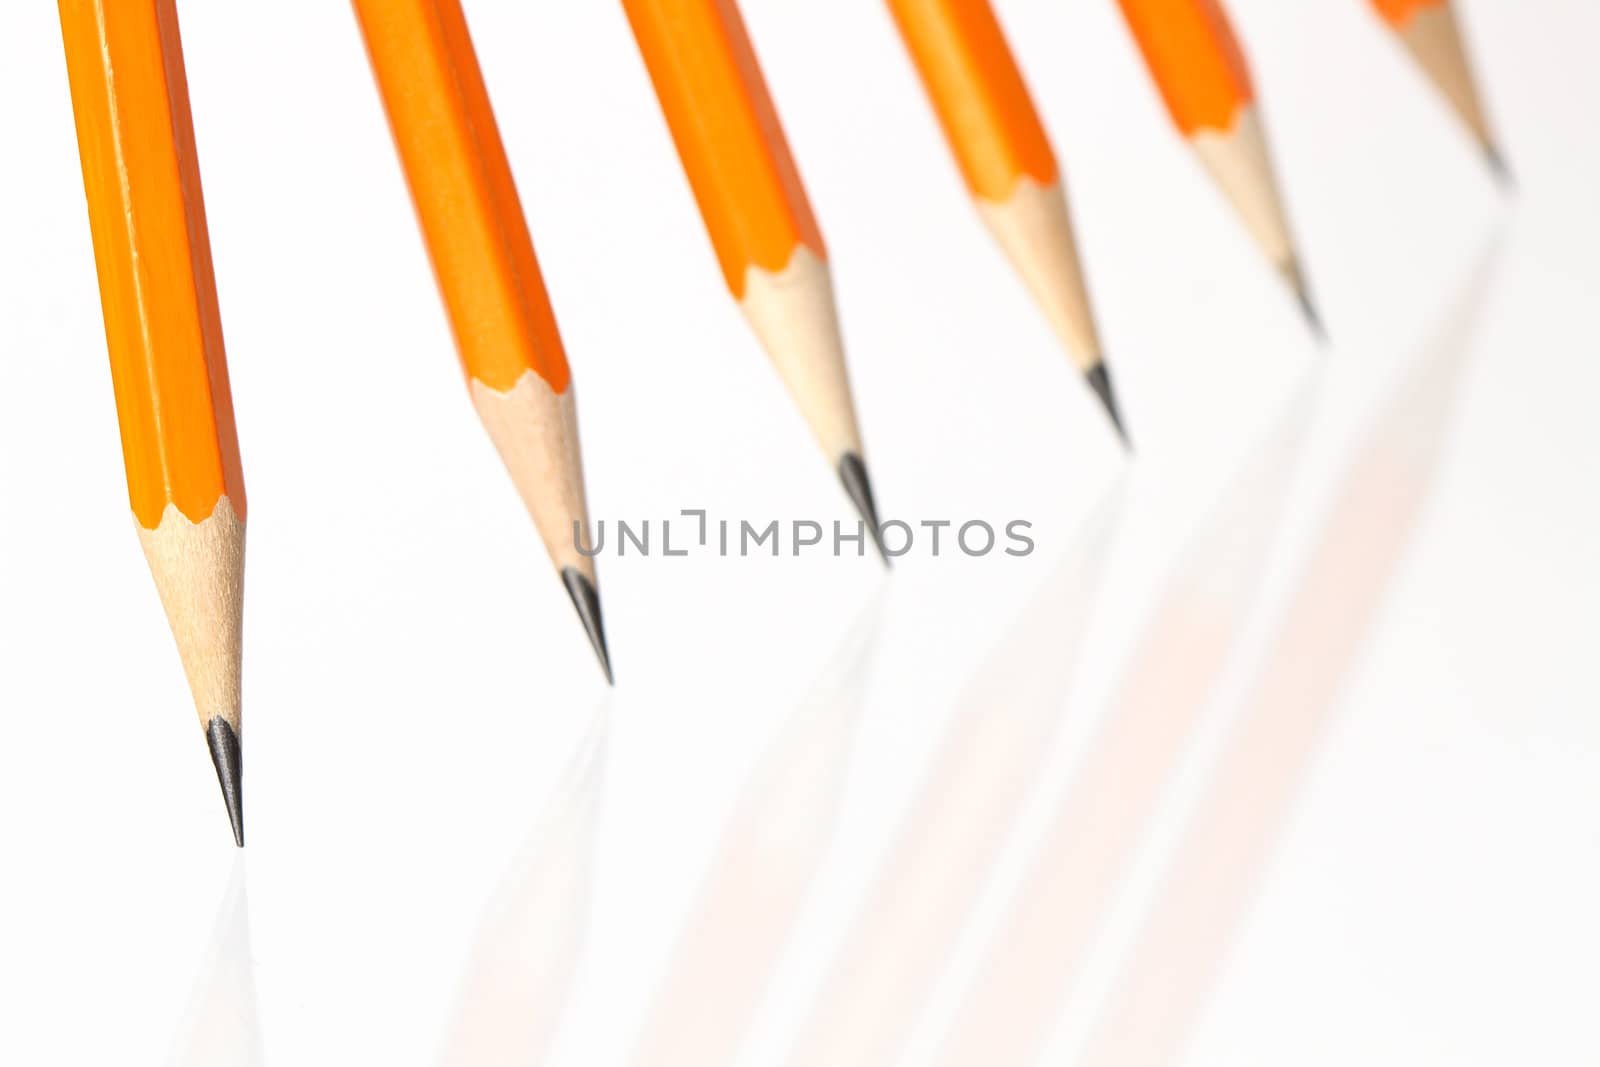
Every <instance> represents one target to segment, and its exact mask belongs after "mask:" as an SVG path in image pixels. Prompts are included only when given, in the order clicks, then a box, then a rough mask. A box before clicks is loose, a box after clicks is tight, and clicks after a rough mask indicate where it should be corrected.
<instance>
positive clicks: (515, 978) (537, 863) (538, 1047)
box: [436, 705, 609, 1067]
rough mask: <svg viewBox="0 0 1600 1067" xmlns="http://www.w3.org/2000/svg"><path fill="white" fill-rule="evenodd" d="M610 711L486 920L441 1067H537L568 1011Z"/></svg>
mask: <svg viewBox="0 0 1600 1067" xmlns="http://www.w3.org/2000/svg"><path fill="white" fill-rule="evenodd" d="M608 718H609V713H608V711H607V709H606V706H605V705H602V706H601V707H600V708H598V709H597V710H596V711H595V712H594V713H592V715H591V722H590V724H589V729H588V731H587V733H585V735H584V738H583V740H582V741H581V742H580V743H579V745H578V748H577V750H576V751H575V752H574V753H573V756H572V759H571V760H570V762H569V763H568V765H567V768H566V770H565V771H564V772H563V773H562V776H561V778H560V780H559V781H558V782H557V784H556V786H555V788H554V790H553V791H552V792H551V795H550V798H549V800H548V801H546V803H545V808H544V810H543V812H542V813H541V814H540V816H539V819H538V821H537V823H536V824H535V826H534V829H533V832H532V833H531V834H529V836H528V838H527V840H526V841H525V842H524V843H523V845H522V848H521V850H520V851H519V852H518V853H517V855H516V857H515V859H513V860H512V863H511V865H510V867H509V868H508V869H507V871H506V873H505V875H504V876H502V878H501V880H500V884H499V887H498V888H497V889H496V890H495V894H494V896H493V897H492V898H491V899H490V901H489V904H488V906H487V908H486V909H485V912H484V917H483V920H482V922H481V924H480V925H479V928H478V935H477V939H476V941H475V942H474V943H473V948H472V954H471V956H470V958H469V960H468V962H467V967H466V971H465V973H464V976H463V978H462V982H461V991H460V994H459V996H458V1000H457V1007H456V1009H455V1012H454V1015H453V1016H452V1018H451V1021H450V1022H449V1023H448V1024H447V1025H448V1029H447V1030H446V1033H445V1039H444V1043H443V1045H442V1048H441V1051H440V1053H439V1056H438V1057H437V1059H436V1062H437V1063H439V1064H441V1065H442V1067H498V1065H500V1064H507V1065H510V1064H516V1065H518V1067H533V1065H535V1064H539V1063H543V1062H544V1060H545V1057H546V1056H547V1055H548V1053H549V1049H550V1045H551V1041H552V1039H553V1038H554V1036H555V1032H556V1028H557V1027H558V1025H559V1024H560V1022H561V1017H562V1015H563V1014H564V1012H565V1008H566V1002H567V997H568V993H569V991H570V988H571V985H572V977H573V972H574V970H575V969H576V966H577V961H578V950H579V948H580V946H581V943H582V940H583V931H584V925H585V923H586V921H587V919H588V912H589V877H590V861H591V858H592V852H593V843H594V822H595V809H596V807H597V806H598V802H599V797H600V785H601V780H602V777H603V771H604V768H605V748H606V730H607V723H608Z"/></svg>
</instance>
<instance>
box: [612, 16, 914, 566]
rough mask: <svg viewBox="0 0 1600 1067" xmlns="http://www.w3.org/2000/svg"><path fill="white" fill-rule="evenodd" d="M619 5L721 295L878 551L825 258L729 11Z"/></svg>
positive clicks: (747, 47) (757, 72)
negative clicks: (742, 321)
mask: <svg viewBox="0 0 1600 1067" xmlns="http://www.w3.org/2000/svg"><path fill="white" fill-rule="evenodd" d="M622 6H623V8H624V10H626V11H627V13H628V19H629V21H630V22H631V23H632V25H633V32H634V36H635V37H636V38H637V40H638V43H639V51H640V52H641V54H642V55H643V56H644V63H645V66H646V68H647V69H648V70H649V72H650V78H651V80H652V81H653V82H654V84H655V90H656V96H657V97H658V98H659V100H660V102H661V110H662V112H663V114H664V115H665V116H666V121H667V126H668V128H669V129H670V130H671V133H672V138H673V141H674V142H675V143H676V144H677V149H678V155H679V158H680V159H681V160H682V162H683V168H684V171H685V172H686V174H687V175H688V178H689V185H690V186H691V188H692V189H693V191H694V195H695V199H696V200H697V201H698V203H699V205H700V213H701V215H702V217H703V218H704V220H705V224H706V228H707V230H708V231H709V232H710V236H711V243H712V245H713V246H714V247H715V249H716V253H717V258H718V260H719V261H720V263H721V265H722V272H723V276H724V278H725V279H726V281H727V283H728V288H729V289H730V290H732V292H733V296H734V299H735V300H737V301H738V302H739V305H740V307H741V308H742V309H743V311H744V314H745V317H746V318H747V319H748V320H749V322H750V325H751V326H752V327H753V328H754V330H755V332H756V336H757V337H759V338H760V340H761V343H762V345H763V346H764V347H765V348H766V350H767V354H768V356H769V357H771V359H772V363H773V366H774V367H776V368H777V371H778V375H779V376H780V377H781V378H782V379H783V381H784V384H785V385H786V386H787V387H788V389H789V393H790V395H791V396H792V397H793V398H794V401H795V403H796V404H797V405H798V406H799V408H800V412H801V414H802V415H803V416H804V417H805V419H806V421H807V422H808V423H809V424H810V426H811V430H812V433H814V434H815V435H816V438H817V441H818V443H819V444H821V446H822V450H823V452H824V453H825V454H826V455H827V457H828V460H829V462H830V463H832V464H834V467H835V469H836V470H837V472H838V474H839V478H840V480H841V482H843V484H844V488H845V491H846V492H848V493H849V494H850V498H851V500H852V501H854V503H855V505H856V508H857V510H858V511H860V513H861V517H862V518H863V519H864V520H865V521H866V524H867V527H868V528H869V529H870V531H871V533H872V537H873V540H874V541H877V542H878V549H879V551H880V553H881V552H882V550H883V545H882V543H881V541H879V527H878V515H877V507H876V505H875V503H874V501H873V494H872V485H871V481H870V479H869V478H868V477H867V468H866V464H865V461H864V453H863V449H862V447H861V431H860V429H859V428H858V426H857V423H856V413H855V402H854V400H853V399H852V397H851V393H850V380H849V377H848V375H847V373H846V370H845V357H844V342H843V340H842V338H841V337H840V333H839V319H838V312H837V310H836V309H835V307H834V300H833V281H832V276H831V274H830V272H829V269H828V253H827V249H826V248H825V246H824V245H823V242H822V234H821V232H820V231H819V230H818V228H817V222H816V219H815V218H814V217H813V215H812V213H811V204H810V202H809V201H808V200H807V198H806V192H805V188H804V186H803V185H802V183H801V181H800V174H799V172H798V171H797V170H796V168H795V164H794V159H793V157H792V156H791V155H790V152H789V146H788V143H787V142H786V141H785V139H784V134H783V128H782V126H781V125H780V123H779V121H778V114H777V111H776V109H775V108H774V107H773V104H772V97H771V95H770V94H769V93H768V92H767V86H766V82H765V80H764V79H763V77H762V74H761V68H760V66H759V64H758V63H757V61H756V56H755V52H754V50H753V49H752V47H751V44H750V38H749V35H748V34H747V33H746V32H745V27H744V21H743V19H742V18H741V17H740V14H739V8H738V5H737V4H736V3H735V2H734V0H623V4H622ZM885 560H886V561H887V557H885Z"/></svg>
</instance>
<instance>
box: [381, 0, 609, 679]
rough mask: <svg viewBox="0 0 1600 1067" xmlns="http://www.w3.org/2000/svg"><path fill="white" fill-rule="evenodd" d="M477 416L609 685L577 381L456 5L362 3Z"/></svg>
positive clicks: (412, 0) (434, 0)
mask: <svg viewBox="0 0 1600 1067" xmlns="http://www.w3.org/2000/svg"><path fill="white" fill-rule="evenodd" d="M353 6H354V8H355V12H356V19H357V21H358V22H359V23H360V25H361V32H362V36H363V38H364V39H365V41H366V46H367V55H368V58H369V59H370V60H371V62H372V70H373V74H374V76H375V78H376V81H377V83H378V91H379V94H380V95H381V96H382V98H383V105H384V110H385V112H386V113H387V114H388V118H389V126H390V129H391V131H392V133H393V134H394V140H395V145H396V148H397V149H398V151H399V155H400V162H401V166H402V167H403V169H404V170H405V175H406V182H407V184H408V186H409V187H410V189H411V198H412V201H413V203H414V204H415V206H416V211H417V217H418V220H419V221H420V223H421V226H422V234H423V238H424V241H425V242H426V244H427V247H428V255H429V257H430V259H431V261H432V263H433V270H434V275H435V277H436V279H437V281H438V283H439V290H440V293H441V295H442V296H443V299H444V304H445V310H446V312H447V313H448V316H449V319H450V328H451V331H452V333H453V335H454V337H455V342H456V349H457V352H458V353H459V355H460V357H461V364H462V368H463V370H464V371H465V373H466V376H467V382H468V391H469V392H470V393H471V396H472V403H473V406H474V407H476V408H477V411H478V415H479V417H480V418H481V419H482V421H483V425H484V427H485V428H486V429H487V430H488V433H489V438H490V440H492V441H493V442H494V445H495V448H496V449H497V450H498V451H499V453H500V457H501V459H502V460H504V462H505V465H506V469H507V470H508V471H509V472H510V474H511V480H512V482H513V483H514V484H515V485H516V488H517V492H518V493H519V494H520V495H521V497H522V501H523V504H524V505H525V506H526V507H527V509H528V514H529V515H530V516H532V518H533V522H534V525H535V526H536V527H537V528H538V530H539V535H540V537H541V538H543V540H544V543H545V548H546V550H547V551H548V552H549V554H550V559H551V562H553V563H554V564H555V567H556V570H557V572H558V573H559V574H560V576H561V578H562V580H563V582H564V583H565V585H566V586H567V590H568V593H569V595H570V596H571V597H572V600H573V606H574V607H575V608H576V609H577V612H578V615H579V618H580V620H581V621H582V622H583V625H584V629H585V630H586V631H587V633H588V636H589V640H590V642H591V644H592V645H593V646H594V650H595V654H596V655H597V656H598V657H599V660H600V664H601V667H602V669H603V670H604V671H605V673H606V676H607V678H608V679H609V678H610V676H611V665H610V657H609V654H608V653H607V651H606V642H605V634H604V629H603V627H602V626H601V622H600V612H599V600H598V596H597V594H596V592H595V590H596V588H597V576H596V574H595V567H594V561H593V560H592V559H590V558H588V557H586V556H584V555H583V554H582V553H580V552H579V551H578V550H577V548H576V547H575V545H574V543H573V540H574V538H573V531H574V528H575V527H574V524H579V527H578V528H581V529H582V530H583V531H584V532H585V541H586V542H587V540H588V530H589V514H588V504H587V501H586V499H585V495H584V486H583V459H582V455H581V452H580V449H579V445H578V425H577V409H576V406H575V402H574V399H573V386H572V373H571V370H570V368H569V367H568V365H567V357H566V350H565V348H564V347H563V345H562V343H561V332H560V330H559V329H558V327H557V325H556V318H555V312H554V310H553V309H552V308H551V306H550V297H549V294H548V293H547V292H546V291H545V286H544V277H543V275H542V274H541V273H540V270H539V262H538V259H537V257H536V256H535V254H534V250H533V241H532V238H531V237H530V236H529V234H528V226H527V222H526V220H525V218H524V216H523V212H522V203H521V200H520V199H519V198H518V196H517V188H516V183H515V181H514V179H513V178H512V174H511V164H510V162H509V160H507V158H506V153H505V148H504V146H503V145H502V143H501V140H500V131H499V128H498V127H497V126H496V124H495V118H494V111H493V109H492V108H491V106H490V103H489V93H488V89H487V88H486V87H485V86H484V82H483V74H482V72H481V71H480V70H479V68H478V59H477V55H476V53H475V52H474V51H473V47H472V39H471V36H470V35H469V33H468V31H467V23H466V17H465V15H463V13H462V11H461V5H460V2H459V0H353Z"/></svg>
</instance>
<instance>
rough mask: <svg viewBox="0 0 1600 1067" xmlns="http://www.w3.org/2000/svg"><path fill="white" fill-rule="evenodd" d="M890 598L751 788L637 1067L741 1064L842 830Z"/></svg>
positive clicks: (866, 617) (796, 715)
mask: <svg viewBox="0 0 1600 1067" xmlns="http://www.w3.org/2000/svg"><path fill="white" fill-rule="evenodd" d="M880 599H881V598H879V597H875V598H874V599H873V601H872V602H870V603H869V604H868V606H867V607H866V608H865V609H864V610H863V612H862V613H861V616H860V617H859V618H858V619H857V620H856V623H855V624H854V625H853V626H851V627H850V628H849V631H848V636H847V637H846V638H845V639H844V641H843V642H842V643H841V644H840V646H839V648H838V651H837V652H836V653H835V655H834V657H833V661H832V662H831V663H829V664H828V666H827V667H826V668H824V670H823V671H822V672H821V673H820V674H819V675H818V677H817V679H816V681H815V682H814V683H813V685H812V686H811V689H810V692H809V693H808V694H807V695H806V696H805V698H804V699H802V700H801V701H800V703H799V704H798V705H797V706H796V707H795V708H794V710H793V711H792V712H791V713H790V714H789V716H788V719H787V721H786V722H785V723H784V725H783V727H782V729H781V732H780V733H779V734H778V736H777V737H776V738H775V739H774V740H773V742H772V744H771V745H770V746H769V748H768V749H767V751H766V753H765V754H764V755H763V756H762V758H761V761H760V762H759V764H758V765H757V766H756V767H755V769H754V770H753V771H752V773H751V775H750V778H749V781H748V782H747V783H746V784H745V786H744V789H743V791H742V793H741V795H740V798H739V800H738V802H737V803H736V805H735V807H734V812H733V815H732V816H731V818H730V819H729V822H728V825H727V829H726V830H725V831H724V832H723V835H722V840H721V843H720V844H719V845H718V847H717V852H716V855H715V858H714V859H713V860H712V862H711V866H710V868H709V872H708V874H707V875H706V878H705V881H704V883H703V884H702V886H701V888H700V890H699V894H698V896H697V898H696V902H695V904H694V905H693V908H692V910H691V911H690V913H689V918H688V920H687V921H686V922H685V924H684V927H683V930H682V933H681V934H680V935H679V938H678V944H677V947H676V948H675V949H674V950H673V954H672V957H671V960H670V962H669V964H668V969H667V975H666V978H665V979H664V980H663V982H662V984H661V986H660V988H659V990H658V991H657V993H656V995H655V999H654V1002H653V1003H652V1005H651V1006H650V1008H649V1010H648V1012H647V1014H646V1017H645V1023H644V1027H643V1030H642V1032H641V1034H640V1037H639V1039H638V1042H637V1044H636V1046H635V1051H634V1055H633V1058H632V1061H631V1062H633V1063H634V1064H637V1065H640V1067H719V1065H723V1064H731V1063H733V1062H734V1061H735V1059H736V1057H737V1056H738V1053H739V1049H740V1047H741V1044H742V1043H743V1040H744V1036H745V1032H746V1031H747V1030H748V1028H749V1026H750V1023H751V1021H752V1019H753V1018H754V1016H755V1013H756V1011H757V1009H758V1008H759V1007H760V1003H761V999H762V996H763V994H764V993H765V991H766V989H767V986H768V984H769V982H770V980H771V977H772V975H773V973H774V972H775V971H776V969H777V965H778V962H779V959H780V957H781V955H782V953H783V950H784V947H785V946H786V945H787V944H788V941H789V937H790V935H791V932H792V930H793V927H794V924H795V922H796V921H797V919H798V918H799V915H800V910H801V907H802V905H803V904H804V902H805V899H806V894H807V891H808V890H809V889H810V886H811V883H812V881H813V878H814V876H815V874H816V871H817V868H818V867H819V866H820V865H821V863H822V860H823V858H824V856H826V855H827V852H828V846H829V843H830V842H831V840H832V838H833V834H834V830H835V828H836V819H837V815H838V808H839V801H840V798H841V795H842V793H843V789H844V783H845V769H846V765H847V761H848V757H849V750H850V748H851V744H852V742H853V740H854V737H855V733H856V726H857V724H858V722H859V720H860V714H861V710H862V707H863V704H864V702H865V693H866V685H867V681H868V678H869V675H870V672H871V663H872V659H873V653H874V650H875V648H876V643H877V642H876V637H877V631H878V624H879V616H880V615H881V611H880V606H881V604H880Z"/></svg>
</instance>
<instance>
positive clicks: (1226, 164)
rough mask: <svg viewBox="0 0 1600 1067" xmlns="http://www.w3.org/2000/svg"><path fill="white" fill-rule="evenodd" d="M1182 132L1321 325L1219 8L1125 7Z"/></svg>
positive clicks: (1194, 0) (1158, 2)
mask: <svg viewBox="0 0 1600 1067" xmlns="http://www.w3.org/2000/svg"><path fill="white" fill-rule="evenodd" d="M1117 2H1118V3H1119V4H1120V5H1121V7H1122V14H1123V16H1124V17H1125V18H1126V19H1127V22H1128V27H1129V28H1130V29H1131V30H1132V31H1133V37H1134V40H1135V41H1136V42H1137V43H1138V45H1139V51H1140V52H1142V53H1143V54H1144V59H1145V64H1146V66H1148V67H1149V68H1150V73H1151V75H1152V77H1153V78H1154V79H1155V83H1156V88H1157V89H1158V90H1159V91H1160V93H1161V97H1162V99H1163V100H1164V101H1165V102H1166V105H1167V111H1168V113H1169V114H1171V116H1172V120H1173V122H1174V123H1175V124H1176V125H1177V127H1178V131H1179V132H1180V133H1181V134H1182V135H1183V136H1184V138H1185V139H1186V140H1188V142H1189V143H1190V145H1192V146H1193V147H1194V150H1195V153H1196V154H1197V155H1198V156H1199V157H1200V161H1201V163H1202V164H1204V166H1205V168H1206V169H1207V170H1208V171H1210V173H1211V176H1212V178H1213V179H1215V181H1216V183H1217V185H1218V186H1220V187H1221V189H1222V192H1223V194H1224V195H1225V196H1226V197H1227V198H1228V200H1229V201H1230V202H1231V203H1232V204H1233V206H1234V208H1235V210H1237V211H1238V213H1239V215H1240V217H1241V218H1242V219H1243V221H1244V224H1245V226H1246V228H1248V229H1249V231H1250V234H1251V236H1253V237H1254V238H1255V241H1256V243H1257V244H1258V245H1260V247H1261V250H1262V252H1264V253H1265V254H1266V256H1267V259H1268V260H1269V261H1270V262H1271V263H1272V265H1273V266H1274V267H1275V268H1277V270H1278V273H1279V274H1281V275H1282V276H1283V279H1284V281H1285V282H1287V283H1288V285H1289V287H1290V288H1291V289H1292V290H1294V294H1295V296H1296V298H1297V299H1298V300H1299V301H1300V306H1301V308H1302V309H1303V310H1304V311H1305V314H1306V318H1307V320H1308V321H1309V322H1310V324H1311V327H1312V329H1313V330H1315V331H1316V332H1317V333H1318V334H1319V335H1320V334H1321V332H1322V325H1321V321H1320V319H1319V318H1318V316H1317V313H1316V308H1315V306H1314V305H1313V303H1312V301H1311V294H1310V290H1309V288H1308V287H1307V284H1306V277H1305V272H1304V271H1303V270H1302V269H1301V265H1300V257H1299V254H1298V253H1297V252H1296V250H1295V247H1294V240H1293V237H1292V235H1291V233H1290V229H1289V223H1288V219H1287V216H1286V214H1285V212H1284V208H1283V197H1282V195H1281V193H1280V192H1279V190H1278V181H1277V178H1276V176H1275V175H1274V173H1273V167H1272V156H1271V153H1270V152H1269V151H1268V149H1267V137H1266V131H1265V130H1264V129H1263V127H1262V122H1261V115H1260V110H1259V109H1258V108H1257V106H1256V93H1255V87H1254V85H1253V84H1252V82H1251V78H1250V70H1249V67H1248V65H1247V64H1246V62H1245V57H1244V52H1243V50H1242V49H1240V47H1239V42H1238V40H1237V39H1236V38H1235V36H1234V33H1233V28H1232V26H1231V25H1230V24H1229V23H1228V17H1227V15H1226V14H1225V13H1224V12H1223V10H1222V5H1221V4H1220V3H1219V0H1117Z"/></svg>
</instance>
